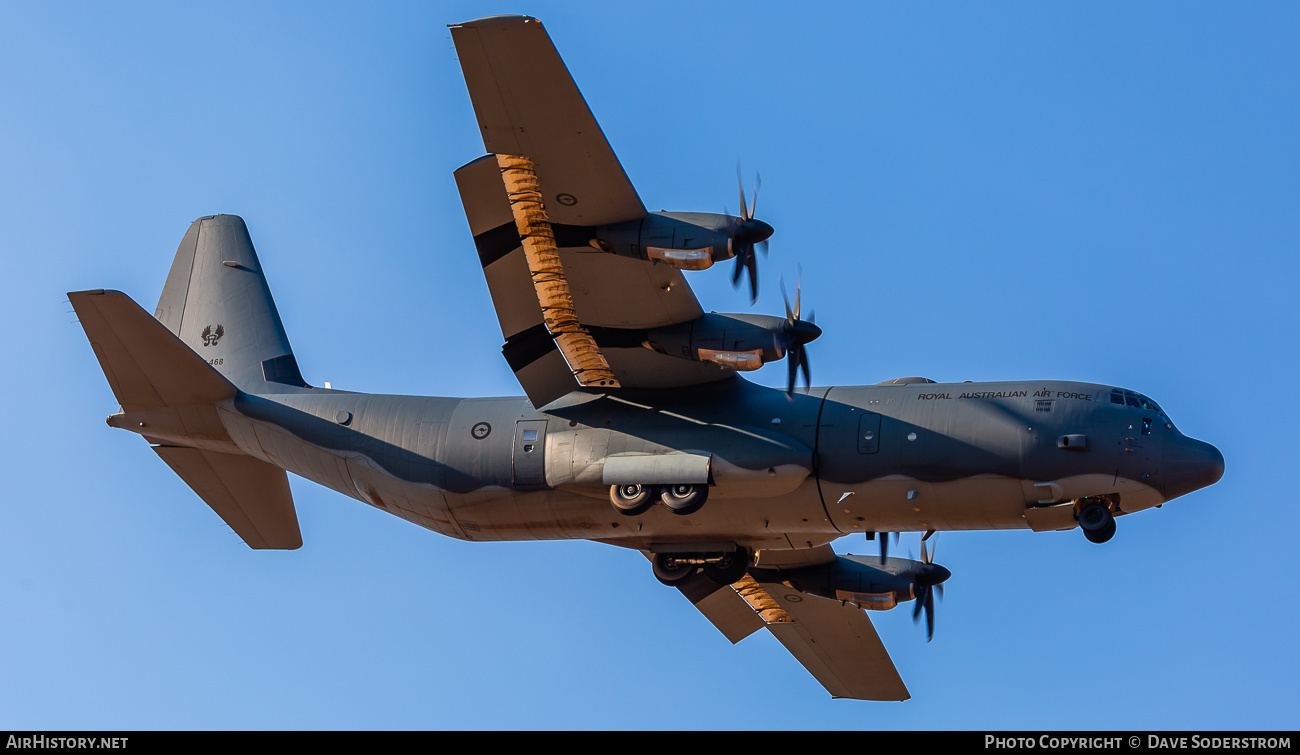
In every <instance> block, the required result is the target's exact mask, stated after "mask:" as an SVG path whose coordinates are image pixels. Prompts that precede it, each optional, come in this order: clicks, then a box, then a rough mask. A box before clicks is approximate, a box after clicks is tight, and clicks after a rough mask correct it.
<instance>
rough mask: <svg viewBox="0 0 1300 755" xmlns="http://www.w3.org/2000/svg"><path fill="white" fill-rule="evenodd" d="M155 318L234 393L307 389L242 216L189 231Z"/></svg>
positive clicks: (214, 218)
mask: <svg viewBox="0 0 1300 755" xmlns="http://www.w3.org/2000/svg"><path fill="white" fill-rule="evenodd" d="M154 317H156V318H158V320H159V321H160V322H162V324H163V325H166V326H167V328H168V329H169V330H171V331H172V332H173V333H175V334H176V335H177V336H178V337H179V338H180V339H181V340H182V341H184V342H185V344H186V345H187V346H189V347H190V348H191V349H193V350H194V351H195V352H196V353H197V354H198V355H199V356H201V357H203V359H204V360H205V361H207V362H208V364H211V365H212V366H213V367H214V368H216V369H217V370H218V371H219V372H221V374H222V375H224V376H225V377H226V378H227V379H228V380H230V382H232V383H234V384H235V385H236V386H238V387H239V389H240V390H244V391H248V392H250V393H257V392H263V391H265V390H266V389H267V387H268V385H267V384H268V383H279V384H284V385H294V386H300V387H305V386H306V385H307V383H306V382H305V381H303V379H302V373H301V372H300V371H299V369H298V361H297V360H296V359H295V358H294V356H293V349H292V348H291V347H290V346H289V337H288V336H287V335H286V334H285V332H284V324H283V323H282V322H281V321H280V314H279V312H277V311H276V309H275V302H274V301H273V300H272V299H271V289H270V287H269V286H267V283H266V276H265V275H263V274H262V265H261V263H260V262H259V261H258V259H257V252H256V251H255V250H254V249H253V240H252V238H250V237H249V235H248V226H246V225H245V224H244V220H243V218H240V217H238V216H236V215H211V216H208V217H203V218H199V219H198V220H196V221H194V223H193V224H191V225H190V229H189V230H188V231H187V232H186V233H185V237H184V238H183V239H181V245H180V247H179V248H178V249H177V250H176V259H175V261H174V262H172V269H171V272H170V273H168V275H167V284H166V285H165V286H163V292H162V297H161V298H160V299H159V300H158V309H157V310H156V311H155V312H154Z"/></svg>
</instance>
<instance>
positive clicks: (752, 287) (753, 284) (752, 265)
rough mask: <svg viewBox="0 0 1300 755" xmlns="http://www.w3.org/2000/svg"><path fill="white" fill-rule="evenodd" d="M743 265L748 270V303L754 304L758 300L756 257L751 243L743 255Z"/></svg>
mask: <svg viewBox="0 0 1300 755" xmlns="http://www.w3.org/2000/svg"><path fill="white" fill-rule="evenodd" d="M745 267H746V268H748V270H749V303H750V304H754V303H756V302H757V301H758V258H757V257H755V256H754V246H753V245H752V244H751V245H750V246H749V254H747V255H746V256H745Z"/></svg>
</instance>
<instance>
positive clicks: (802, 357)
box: [799, 344, 812, 388]
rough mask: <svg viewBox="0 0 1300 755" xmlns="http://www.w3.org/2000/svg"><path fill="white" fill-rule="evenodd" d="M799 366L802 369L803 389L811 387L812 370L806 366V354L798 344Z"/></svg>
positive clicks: (801, 345)
mask: <svg viewBox="0 0 1300 755" xmlns="http://www.w3.org/2000/svg"><path fill="white" fill-rule="evenodd" d="M799 366H800V367H801V368H803V387H805V388H811V387H812V370H811V368H810V367H809V365H808V352H807V351H806V350H805V349H804V347H803V344H799Z"/></svg>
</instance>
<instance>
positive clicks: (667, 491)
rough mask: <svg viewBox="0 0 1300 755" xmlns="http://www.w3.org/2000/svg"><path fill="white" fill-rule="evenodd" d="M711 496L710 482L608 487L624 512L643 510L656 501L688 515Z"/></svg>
mask: <svg viewBox="0 0 1300 755" xmlns="http://www.w3.org/2000/svg"><path fill="white" fill-rule="evenodd" d="M708 498H709V486H708V485H688V484H684V483H678V484H673V485H637V484H623V485H611V486H610V487H609V502H610V503H611V504H613V505H614V510H615V511H617V512H618V513H620V514H623V515H624V516H636V515H637V514H643V513H645V512H646V511H647V510H649V508H650V507H651V506H653V505H654V504H655V502H656V501H657V502H659V503H662V504H663V505H664V508H666V509H668V510H669V511H671V512H673V513H674V514H679V515H682V516H685V515H686V514H694V513H695V512H697V511H699V510H700V507H701V506H703V505H704V502H705V501H707V500H708Z"/></svg>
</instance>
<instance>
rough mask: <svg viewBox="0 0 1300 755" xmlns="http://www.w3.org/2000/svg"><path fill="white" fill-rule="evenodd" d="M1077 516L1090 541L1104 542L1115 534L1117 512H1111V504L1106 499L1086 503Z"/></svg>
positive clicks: (1084, 533) (1084, 534)
mask: <svg viewBox="0 0 1300 755" xmlns="http://www.w3.org/2000/svg"><path fill="white" fill-rule="evenodd" d="M1076 518H1077V519H1078V520H1079V528H1080V529H1082V530H1083V536H1084V537H1086V538H1088V542H1092V543H1104V542H1106V541H1107V540H1109V539H1111V538H1112V537H1114V536H1115V514H1114V513H1112V512H1111V510H1110V504H1109V503H1107V502H1106V501H1104V500H1100V499H1097V500H1092V501H1088V502H1086V503H1084V504H1083V506H1082V507H1080V509H1079V513H1078V515H1077V517H1076Z"/></svg>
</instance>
